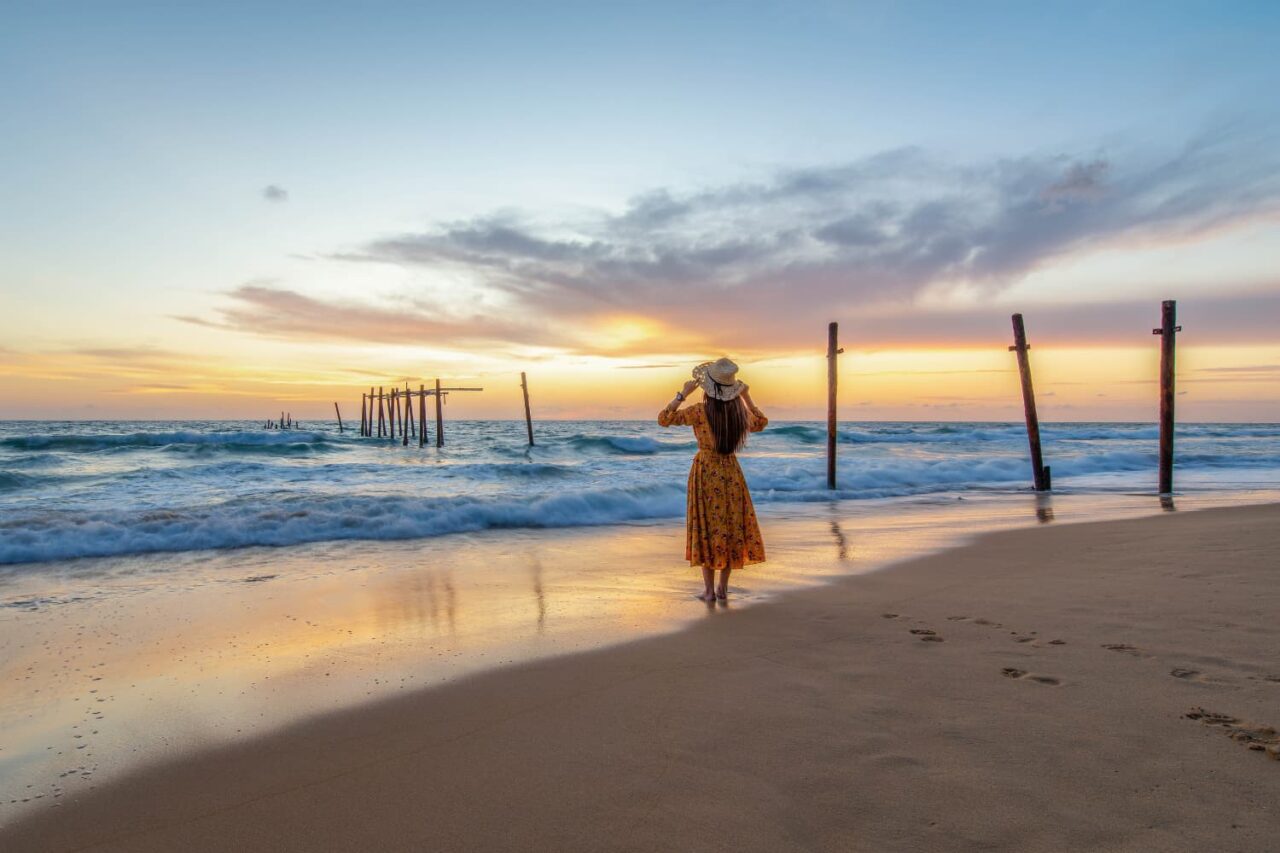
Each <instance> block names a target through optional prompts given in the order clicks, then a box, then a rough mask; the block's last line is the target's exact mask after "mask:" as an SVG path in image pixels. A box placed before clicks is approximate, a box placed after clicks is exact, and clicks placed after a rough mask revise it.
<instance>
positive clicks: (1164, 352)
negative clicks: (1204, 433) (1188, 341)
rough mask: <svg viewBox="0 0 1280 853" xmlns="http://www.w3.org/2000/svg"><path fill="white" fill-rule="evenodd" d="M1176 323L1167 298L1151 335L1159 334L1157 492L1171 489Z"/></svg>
mask: <svg viewBox="0 0 1280 853" xmlns="http://www.w3.org/2000/svg"><path fill="white" fill-rule="evenodd" d="M1177 322H1178V303H1177V302H1176V301H1174V300H1172V299H1166V300H1165V301H1164V302H1162V303H1161V305H1160V328H1158V329H1152V330H1151V334H1153V335H1159V336H1160V494H1162V495H1167V494H1170V493H1171V492H1173V404H1174V399H1175V394H1174V354H1175V353H1174V339H1175V336H1176V333H1178V332H1181V331H1182V327H1181V326H1179V325H1177Z"/></svg>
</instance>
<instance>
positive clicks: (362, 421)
mask: <svg viewBox="0 0 1280 853" xmlns="http://www.w3.org/2000/svg"><path fill="white" fill-rule="evenodd" d="M367 414H368V413H367V411H366V410H365V405H364V394H363V393H361V394H360V435H365V434H366V433H365V431H364V429H365V426H366V424H365V417H366V415H367Z"/></svg>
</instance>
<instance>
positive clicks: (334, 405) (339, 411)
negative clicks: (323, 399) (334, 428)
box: [333, 400, 342, 432]
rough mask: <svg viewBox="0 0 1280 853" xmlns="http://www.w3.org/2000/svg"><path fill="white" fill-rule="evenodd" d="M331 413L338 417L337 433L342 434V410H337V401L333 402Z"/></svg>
mask: <svg viewBox="0 0 1280 853" xmlns="http://www.w3.org/2000/svg"><path fill="white" fill-rule="evenodd" d="M333 411H334V413H335V414H337V416H338V432H342V410H341V409H339V408H338V401H337V400H334V401H333Z"/></svg>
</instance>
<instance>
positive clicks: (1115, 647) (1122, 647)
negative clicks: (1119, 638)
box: [1102, 643, 1142, 657]
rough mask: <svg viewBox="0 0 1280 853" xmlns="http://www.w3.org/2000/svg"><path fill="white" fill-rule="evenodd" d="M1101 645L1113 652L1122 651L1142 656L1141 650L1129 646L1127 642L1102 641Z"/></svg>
mask: <svg viewBox="0 0 1280 853" xmlns="http://www.w3.org/2000/svg"><path fill="white" fill-rule="evenodd" d="M1102 647H1103V648H1104V649H1109V650H1110V651H1113V652H1123V653H1124V654H1126V655H1133V656H1134V657H1142V652H1140V651H1138V647H1137V646H1131V645H1129V644H1127V643H1103V644H1102Z"/></svg>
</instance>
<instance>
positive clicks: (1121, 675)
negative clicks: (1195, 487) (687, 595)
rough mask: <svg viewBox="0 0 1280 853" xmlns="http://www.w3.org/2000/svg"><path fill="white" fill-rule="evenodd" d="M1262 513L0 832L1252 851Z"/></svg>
mask: <svg viewBox="0 0 1280 853" xmlns="http://www.w3.org/2000/svg"><path fill="white" fill-rule="evenodd" d="M1278 531H1280V507H1277V506H1264V507H1247V508H1230V509H1221V510H1206V511H1203V512H1194V513H1176V514H1166V515H1161V516H1158V517H1153V518H1145V519H1139V520H1132V521H1116V522H1106V523H1096V524H1079V525H1066V526H1057V525H1050V526H1040V527H1037V528H1034V529H1028V530H1017V531H1013V532H1007V533H998V534H993V535H990V536H986V537H983V538H982V539H980V540H979V541H978V542H976V543H975V544H973V545H970V546H966V547H963V548H960V549H957V550H953V551H947V552H944V553H941V554H936V555H932V556H928V557H925V558H922V559H919V560H914V561H912V562H909V563H905V564H900V565H897V566H895V567H894V568H893V569H892V570H890V571H883V572H874V573H869V574H862V575H855V576H852V577H847V578H842V579H840V580H837V581H835V582H833V583H831V584H829V585H825V586H816V587H811V588H807V589H799V590H796V591H791V592H786V593H782V594H779V595H777V596H775V600H774V601H772V602H771V603H768V604H766V605H764V606H759V607H747V608H734V607H732V606H730V607H729V608H728V609H723V610H719V609H717V610H712V611H709V613H713V614H714V615H716V616H717V617H718V618H714V619H705V618H704V619H701V620H698V621H697V622H696V623H695V624H693V625H691V626H690V627H688V629H687V630H682V631H679V632H677V633H674V634H667V635H664V636H659V637H655V638H651V639H646V640H641V641H638V642H632V643H628V644H625V645H621V646H616V647H613V648H608V649H604V650H599V651H592V652H586V653H577V654H567V655H560V656H556V657H551V658H548V659H542V660H535V661H533V662H531V663H525V664H521V665H517V666H509V667H505V668H502V669H498V670H493V671H488V672H483V673H480V674H473V675H470V676H466V677H462V678H459V679H456V680H454V681H451V682H450V683H447V684H442V685H437V686H434V687H431V688H430V689H424V690H417V691H404V693H403V695H401V696H396V697H393V698H389V699H385V700H384V701H380V702H377V703H375V704H372V705H367V706H364V707H360V708H357V709H355V710H349V711H344V712H339V713H334V714H328V715H324V716H320V717H317V718H313V719H311V720H308V721H305V722H302V723H299V724H297V725H293V726H290V727H287V728H284V729H282V730H278V731H274V732H272V733H269V734H266V735H264V736H262V737H259V738H254V739H251V740H239V741H233V742H231V743H230V744H222V745H216V746H211V747H210V748H209V749H207V750H204V751H202V752H198V753H196V754H189V753H184V754H182V755H179V756H176V757H175V758H174V759H173V760H172V761H169V762H163V761H162V762H158V763H156V762H153V763H151V764H149V765H147V766H145V767H142V768H140V769H138V770H137V771H136V772H134V773H132V774H130V775H127V776H126V777H124V778H122V779H119V780H117V781H115V782H113V783H111V784H107V785H103V786H100V787H98V788H97V789H96V790H92V791H90V790H77V791H76V792H74V793H71V794H68V795H67V796H65V797H64V798H62V800H61V802H62V803H63V805H62V806H59V807H57V808H49V809H40V810H37V811H34V812H27V813H25V817H22V818H20V819H18V820H17V821H15V822H14V823H11V824H10V825H9V826H8V827H7V828H6V829H4V830H0V843H3V846H4V847H5V849H6V850H9V849H13V850H76V849H95V850H98V849H101V850H175V849H184V850H203V849H209V850H228V849H262V850H267V849H271V850H351V849H377V850H401V849H403V850H422V849H440V850H455V849H456V850H462V849H557V850H566V849H571V850H577V849H581V850H600V849H617V850H665V849H699V850H717V849H729V848H733V849H744V848H745V849H751V850H771V851H772V850H814V849H841V850H868V851H871V850H979V849H981V850H991V849H996V850H1046V851H1047V850H1055V851H1056V850H1065V849H1073V850H1074V849H1098V850H1135V851H1136V850H1187V851H1191V850H1197V851H1198V850H1207V849H1212V850H1258V851H1262V850H1274V849H1275V847H1276V841H1277V838H1280V811H1278V807H1277V805H1276V804H1277V803H1278V802H1280V755H1278V753H1280V742H1278V739H1277V736H1276V735H1275V732H1274V731H1273V730H1272V729H1270V728H1269V727H1270V726H1276V725H1280V620H1278V619H1277V618H1276V615H1275V614H1276V613H1277V612H1278V611H1280V573H1278V572H1277V571H1276V569H1275V565H1276V554H1277V553H1280V548H1278V546H1280V532H1278ZM828 547H829V546H828ZM696 606H699V607H701V606H702V605H696Z"/></svg>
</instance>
